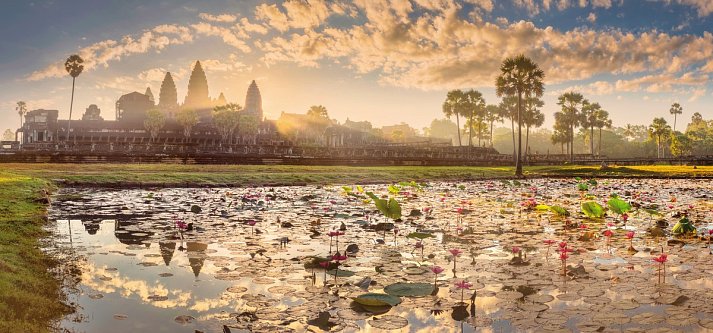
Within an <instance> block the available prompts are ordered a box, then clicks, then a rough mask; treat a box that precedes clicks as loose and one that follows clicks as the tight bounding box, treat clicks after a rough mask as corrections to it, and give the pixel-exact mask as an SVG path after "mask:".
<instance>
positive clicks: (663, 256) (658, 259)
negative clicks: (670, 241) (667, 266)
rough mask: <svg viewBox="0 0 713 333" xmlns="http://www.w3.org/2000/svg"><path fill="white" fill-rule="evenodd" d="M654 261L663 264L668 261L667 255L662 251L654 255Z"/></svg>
mask: <svg viewBox="0 0 713 333" xmlns="http://www.w3.org/2000/svg"><path fill="white" fill-rule="evenodd" d="M654 261H655V262H657V263H659V264H663V263H665V262H667V261H668V255H666V254H665V253H662V254H661V255H660V256H658V257H655V258H654Z"/></svg>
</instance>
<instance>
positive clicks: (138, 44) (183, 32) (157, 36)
mask: <svg viewBox="0 0 713 333" xmlns="http://www.w3.org/2000/svg"><path fill="white" fill-rule="evenodd" d="M192 40H193V36H192V34H191V33H190V30H189V29H188V28H186V27H182V26H177V25H159V26H157V27H155V28H153V29H152V30H145V31H144V32H143V33H141V34H139V35H138V36H132V35H126V36H124V37H122V38H121V39H120V40H112V39H107V40H104V41H101V42H98V43H94V44H92V45H89V46H87V47H84V48H82V49H80V50H79V51H78V52H77V54H79V56H80V57H82V58H83V59H84V71H91V70H93V69H95V68H97V67H99V66H103V67H108V66H109V63H110V62H112V61H118V60H120V59H121V58H122V57H125V56H129V55H134V54H141V53H147V52H149V51H160V50H162V49H164V48H166V47H168V46H169V45H179V44H184V43H187V42H190V41H192ZM63 76H67V72H66V71H65V69H64V61H61V62H57V63H54V64H52V65H49V66H47V67H45V68H43V69H41V70H37V71H34V72H32V73H31V74H30V75H29V76H28V77H27V79H28V80H30V81H37V80H42V79H46V78H52V77H63Z"/></svg>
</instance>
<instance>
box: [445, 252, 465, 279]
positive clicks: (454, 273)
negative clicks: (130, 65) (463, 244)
mask: <svg viewBox="0 0 713 333" xmlns="http://www.w3.org/2000/svg"><path fill="white" fill-rule="evenodd" d="M448 252H450V253H451V256H453V277H455V276H456V263H457V262H458V257H459V256H460V255H461V253H463V251H461V250H460V249H450V250H448Z"/></svg>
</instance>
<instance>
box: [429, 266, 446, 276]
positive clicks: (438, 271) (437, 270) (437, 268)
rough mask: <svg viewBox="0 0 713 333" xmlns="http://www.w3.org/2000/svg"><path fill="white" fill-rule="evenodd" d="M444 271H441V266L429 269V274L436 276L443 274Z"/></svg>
mask: <svg viewBox="0 0 713 333" xmlns="http://www.w3.org/2000/svg"><path fill="white" fill-rule="evenodd" d="M444 270H445V269H443V267H441V266H433V267H431V272H433V274H436V275H438V274H441V273H443V271H444Z"/></svg>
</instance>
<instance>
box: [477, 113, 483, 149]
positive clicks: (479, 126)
mask: <svg viewBox="0 0 713 333" xmlns="http://www.w3.org/2000/svg"><path fill="white" fill-rule="evenodd" d="M482 122H483V120H482V119H480V118H478V147H480V139H481V138H482V137H483V130H482V128H481V125H482Z"/></svg>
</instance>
